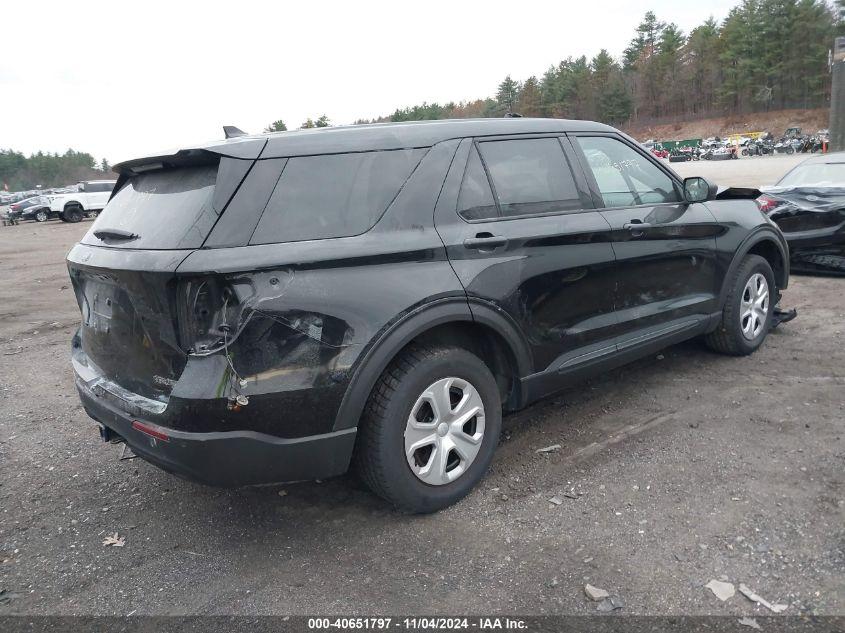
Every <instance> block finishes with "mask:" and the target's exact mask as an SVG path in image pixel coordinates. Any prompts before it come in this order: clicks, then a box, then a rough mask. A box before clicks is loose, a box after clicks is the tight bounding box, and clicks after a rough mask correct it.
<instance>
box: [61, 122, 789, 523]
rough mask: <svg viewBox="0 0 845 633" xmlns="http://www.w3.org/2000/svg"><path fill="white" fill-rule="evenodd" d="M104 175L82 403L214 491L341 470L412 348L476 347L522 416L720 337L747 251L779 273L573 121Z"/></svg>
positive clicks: (767, 225)
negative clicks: (596, 376) (365, 419)
mask: <svg viewBox="0 0 845 633" xmlns="http://www.w3.org/2000/svg"><path fill="white" fill-rule="evenodd" d="M631 162H635V163H637V168H636V169H637V171H633V172H630V173H633V174H634V177H635V178H637V177H641V178H643V179H644V180H648V181H649V182H653V183H657V184H655V185H654V186H653V187H652V189H653V190H648V189H649V188H648V187H647V186H646V185H644V184H643V183H642V182H641V181H636V182H635V181H632V180H627V184H626V182H625V181H623V178H622V176H620V174H623V175H624V176H625V179H627V176H628V174H629V172H627V171H624V172H623V171H618V170H619V169H621V168H620V167H619V165H620V164H623V163H624V164H625V165H628V164H630V163H631ZM115 169H116V171H117V172H118V173H119V174H120V177H119V180H118V183H117V186H116V187H115V193H114V194H113V196H112V198H111V200H110V202H109V204H108V206H107V207H106V209H105V210H104V212H103V213H102V214H101V215H100V217H99V218H98V219H97V220H96V222H95V224H94V225H93V226H92V228H91V229H90V230H89V232H88V233H87V235H86V236H85V237H84V238H83V240H82V241H81V242H80V243H79V244H78V245H76V246H75V247H74V248H73V249H72V250H71V252H70V253H69V255H68V267H69V272H70V276H71V279H72V281H73V286H74V290H75V292H76V296H77V299H78V301H79V304H80V308H81V310H82V316H83V322H82V327H81V328H80V330H79V332H78V333H77V334H76V336H75V337H74V339H73V346H72V347H73V349H72V356H73V366H74V369H75V374H76V385H77V387H78V390H79V393H80V396H81V398H82V402H83V405H84V407H85V409H86V411H87V412H88V413H89V415H90V416H91V417H93V418H94V419H95V420H96V421H98V422H99V423H100V424H101V425H102V430H103V433H104V436H105V437H106V438H114V437H115V436H118V437H119V438H120V439H122V440H124V441H125V442H126V443H127V444H129V445H130V446H131V447H132V449H133V450H134V451H135V452H136V453H137V454H139V455H140V456H142V457H144V458H145V459H147V460H149V461H151V462H153V463H155V464H157V465H159V466H161V467H163V468H165V469H167V470H170V471H173V472H175V473H178V474H181V475H184V476H187V477H189V478H192V479H195V480H199V481H202V482H206V483H210V484H222V485H240V484H256V483H265V482H279V481H289V480H301V479H310V478H317V477H328V476H331V475H337V474H340V473H343V472H344V471H346V470H347V468H348V467H349V464H350V458H351V457H352V454H353V449H354V448H355V446H356V431H358V428H359V421H360V420H361V418H362V412H365V407H367V406H368V401H370V402H371V405H370V406H374V405H372V397H373V394H374V388H376V386H377V385H378V384H381V383H379V381H380V380H384V376H385V372H386V371H392V370H389V368H390V367H391V366H392V365H391V363H395V362H396V358H397V355H398V354H400V352H403V350H408V349H409V345H412V346H413V345H418V344H419V345H422V344H423V343H424V344H425V345H428V346H429V347H430V346H435V347H436V346H440V347H443V346H452V347H455V346H459V347H461V348H462V349H466V350H468V351H470V352H471V353H472V354H473V355H474V356H475V357H478V358H480V359H482V360H483V362H484V364H485V365H486V367H488V368H489V370H490V372H491V373H492V375H493V377H494V379H495V386H496V387H497V389H498V392H499V396H500V400H501V408H502V409H504V410H505V411H512V410H516V409H519V408H520V407H524V406H525V405H527V404H528V403H530V402H533V401H535V400H537V399H538V398H540V397H543V396H545V395H547V394H550V393H553V392H555V391H557V390H559V389H560V388H561V387H563V386H565V385H566V384H568V383H570V382H571V381H573V380H576V379H580V378H582V377H584V376H587V375H590V374H593V373H595V372H600V371H603V370H606V369H608V368H610V367H613V366H615V365H619V364H621V363H625V362H627V361H630V360H632V359H635V358H637V357H640V356H642V355H644V354H648V353H650V352H652V351H654V350H656V349H659V348H662V347H665V346H666V345H669V344H673V343H676V342H679V341H681V340H684V339H688V338H691V337H694V336H697V335H700V334H705V333H708V332H714V331H715V330H716V329H717V328H718V327H719V324H720V318H721V316H722V313H723V308H724V307H725V305H726V302H727V301H728V300H729V299H728V297H729V293H730V292H731V290H730V280H731V279H732V278H733V277H734V276H736V271H737V270H738V269H739V267H740V265H741V263H742V262H743V261H744V258H746V259H747V257H748V256H749V254H756V255H757V256H759V257H762V258H765V260H766V261H767V262H768V263H769V265H770V266H771V269H772V270H773V271H774V272H773V275H774V284H775V285H776V287H777V288H771V291H772V300H773V301H772V303H776V299H777V297H778V296H779V291H780V290H781V289H783V288H785V287H786V285H787V281H788V275H789V267H788V256H787V247H786V244H785V241H784V240H783V237H782V236H781V234H780V231H779V230H778V229H777V227H776V226H775V225H774V224H773V223H772V222H770V221H769V220H768V219H767V218H766V217H765V216H764V215H763V214H761V213H760V211H759V210H758V208H757V206H756V204H755V203H754V201H753V199H726V200H713V199H712V197H713V195H714V192H713V191H710V192H705V194H704V195H703V196H702V197H701V199H702V200H703V199H704V198H707V197H710V198H711V199H710V200H708V201H707V202H690V201H688V200H687V199H685V198H684V185H683V183H682V182H681V180H680V179H678V177H677V176H676V175H675V174H674V172H672V171H671V170H670V169H668V168H667V167H665V166H664V165H662V164H661V163H660V161H658V160H657V159H656V158H654V157H653V156H651V155H650V154H649V153H648V152H647V151H645V150H644V149H642V148H641V147H640V146H639V145H638V144H637V143H636V142H635V141H633V140H632V139H630V138H628V137H627V136H624V135H622V134H621V133H620V132H618V131H617V130H615V129H613V128H610V127H608V126H605V125H601V124H597V123H591V122H586V121H562V120H553V119H524V118H523V119H520V118H512V119H511V118H508V119H486V120H463V121H457V120H456V121H437V122H426V123H405V124H380V125H361V126H353V127H345V128H327V129H324V130H317V131H313V130H312V131H297V132H284V133H280V134H270V135H262V136H244V137H240V138H233V139H229V140H227V141H223V142H217V143H213V144H209V145H206V146H203V147H197V148H191V149H185V150H182V151H179V152H176V153H174V154H168V155H161V156H153V157H149V158H143V159H139V160H134V161H129V162H125V163H122V164H120V165H118V166H117V167H116V168H115ZM625 169H626V170H627V169H628V168H627V167H625ZM597 174H598V178H599V180H600V181H601V182H599V180H597V179H596V175H597ZM693 184H695V183H693ZM629 185H630V187H629ZM148 191H155V192H157V193H158V194H160V195H159V196H158V197H156V196H147V195H145V194H144V192H148ZM494 192H495V193H494ZM168 195H172V197H173V200H169V199H168ZM759 257H758V259H759ZM764 263H765V262H764ZM418 356H424V354H418ZM400 369H401V368H400ZM397 371H398V370H397ZM368 411H370V413H369V414H367V415H373V413H372V410H371V409H368ZM488 413H489V417H490V419H489V420H488V423H491V424H492V421H494V420H493V416H494V412H488ZM499 415H500V413H499ZM359 450H360V446H359ZM452 500H454V499H452ZM435 505H436V504H435ZM441 506H442V504H441ZM441 506H438V507H441ZM425 507H426V508H429V509H431V508H433V507H434V506H433V505H429V506H425Z"/></svg>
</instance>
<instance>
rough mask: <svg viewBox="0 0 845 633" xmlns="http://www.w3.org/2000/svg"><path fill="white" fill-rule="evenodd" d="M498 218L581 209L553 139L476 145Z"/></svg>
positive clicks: (572, 180) (569, 176) (578, 197)
mask: <svg viewBox="0 0 845 633" xmlns="http://www.w3.org/2000/svg"><path fill="white" fill-rule="evenodd" d="M478 147H479V148H480V150H481V158H483V160H484V164H485V165H486V166H487V171H488V172H489V174H490V179H491V180H492V183H493V188H494V190H495V197H496V202H497V203H498V206H499V209H500V212H501V215H502V217H514V216H520V215H533V214H538V213H554V212H561V211H573V210H578V209H582V208H584V206H585V205H584V202H583V201H582V200H581V196H580V193H579V191H578V187H577V186H576V184H575V179H574V177H573V175H572V171H571V170H570V168H569V164H568V163H567V160H566V156H565V155H564V153H563V148H562V147H561V145H560V141H558V139H557V138H532V139H514V140H506V141H484V142H481V143H479V144H478Z"/></svg>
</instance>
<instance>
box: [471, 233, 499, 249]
mask: <svg viewBox="0 0 845 633" xmlns="http://www.w3.org/2000/svg"><path fill="white" fill-rule="evenodd" d="M507 243H508V238H506V237H502V236H501V235H491V234H490V233H479V234H478V235H476V236H475V237H468V238H467V239H465V240H464V248H471V249H475V250H479V251H492V250H493V249H495V248H498V247H500V246H505V245H506V244H507Z"/></svg>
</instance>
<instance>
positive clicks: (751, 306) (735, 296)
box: [704, 255, 777, 356]
mask: <svg viewBox="0 0 845 633" xmlns="http://www.w3.org/2000/svg"><path fill="white" fill-rule="evenodd" d="M730 284H731V286H730V290H729V291H728V297H727V301H726V302H725V308H724V310H722V321H721V322H720V323H719V326H718V327H717V328H716V330H715V331H713V332H711V333H709V334H707V335H705V337H704V342H705V343H706V344H707V346H708V347H709V348H710V349H712V350H713V351H715V352H719V353H720V354H727V355H730V356H747V355H748V354H751V353H752V352H754V351H755V350H756V349H757V348H758V347H760V345H762V344H763V341H764V340H765V339H766V335H767V334H768V333H769V329H770V328H771V326H772V314H773V313H774V309H775V303H776V297H777V287H776V286H775V276H774V273H773V272H772V267H771V266H770V265H769V262H767V261H766V260H765V259H763V258H762V257H760V256H759V255H746V257H745V259H743V260H742V263H741V264H740V265H739V267H738V268H737V270H736V272H735V273H734V277H733V279H732V280H731V281H730ZM763 292H765V301H764V300H763V299H762V297H763Z"/></svg>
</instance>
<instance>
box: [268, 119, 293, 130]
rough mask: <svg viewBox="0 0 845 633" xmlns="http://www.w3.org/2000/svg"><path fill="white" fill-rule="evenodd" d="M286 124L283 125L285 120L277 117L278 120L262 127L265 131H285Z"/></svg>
mask: <svg viewBox="0 0 845 633" xmlns="http://www.w3.org/2000/svg"><path fill="white" fill-rule="evenodd" d="M287 129H288V126H287V125H285V122H284V121H282V120H281V119H279V120H278V121H273V122H272V123H271V124H270V125H268V126H267V127H265V128H264V131H265V132H286V131H287Z"/></svg>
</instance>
